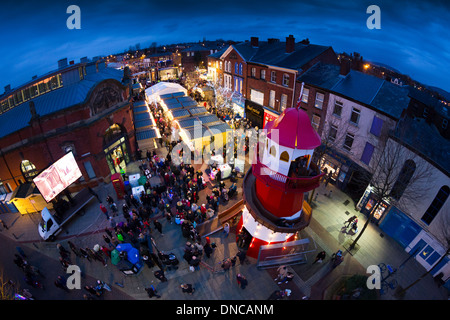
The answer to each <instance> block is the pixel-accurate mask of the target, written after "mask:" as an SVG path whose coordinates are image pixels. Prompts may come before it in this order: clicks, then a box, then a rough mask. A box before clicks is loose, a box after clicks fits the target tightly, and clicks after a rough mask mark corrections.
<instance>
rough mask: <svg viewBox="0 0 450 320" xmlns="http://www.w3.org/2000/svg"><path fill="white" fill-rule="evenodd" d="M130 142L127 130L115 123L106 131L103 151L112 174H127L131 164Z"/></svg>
mask: <svg viewBox="0 0 450 320" xmlns="http://www.w3.org/2000/svg"><path fill="white" fill-rule="evenodd" d="M129 150H130V147H129V142H128V135H127V132H126V129H125V128H123V127H122V126H121V125H119V124H117V123H115V124H113V125H112V126H110V127H109V128H108V129H106V131H105V134H104V136H103V151H104V152H105V156H106V162H107V163H108V167H109V170H110V171H111V174H114V173H121V171H122V172H125V173H126V168H127V164H128V163H129V162H130V155H129Z"/></svg>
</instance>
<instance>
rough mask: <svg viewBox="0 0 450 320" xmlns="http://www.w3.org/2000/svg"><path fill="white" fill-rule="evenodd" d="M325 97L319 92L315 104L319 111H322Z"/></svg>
mask: <svg viewBox="0 0 450 320" xmlns="http://www.w3.org/2000/svg"><path fill="white" fill-rule="evenodd" d="M324 97H325V96H324V94H323V93H320V92H317V93H316V103H315V104H314V107H316V108H317V109H322V106H323V99H324Z"/></svg>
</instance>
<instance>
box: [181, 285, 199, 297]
mask: <svg viewBox="0 0 450 320" xmlns="http://www.w3.org/2000/svg"><path fill="white" fill-rule="evenodd" d="M180 287H181V291H183V292H184V293H188V294H190V295H192V294H194V292H195V288H194V287H193V286H192V284H190V283H183V284H182V285H181V286H180Z"/></svg>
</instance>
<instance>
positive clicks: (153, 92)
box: [145, 81, 187, 103]
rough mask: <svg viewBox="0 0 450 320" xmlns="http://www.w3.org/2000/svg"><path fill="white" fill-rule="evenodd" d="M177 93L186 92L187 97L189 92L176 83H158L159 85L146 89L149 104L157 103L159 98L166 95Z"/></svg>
mask: <svg viewBox="0 0 450 320" xmlns="http://www.w3.org/2000/svg"><path fill="white" fill-rule="evenodd" d="M175 92H184V94H185V95H187V90H186V88H184V87H183V86H182V85H179V84H178V83H174V82H163V81H162V82H158V83H157V84H155V85H153V86H151V87H149V88H147V89H145V94H146V96H147V102H149V103H151V102H156V101H158V100H159V97H160V96H162V95H164V94H170V93H175Z"/></svg>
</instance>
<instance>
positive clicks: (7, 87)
mask: <svg viewBox="0 0 450 320" xmlns="http://www.w3.org/2000/svg"><path fill="white" fill-rule="evenodd" d="M10 91H11V85H10V84H8V85H6V86H5V93H8V92H10Z"/></svg>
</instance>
